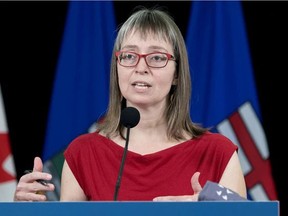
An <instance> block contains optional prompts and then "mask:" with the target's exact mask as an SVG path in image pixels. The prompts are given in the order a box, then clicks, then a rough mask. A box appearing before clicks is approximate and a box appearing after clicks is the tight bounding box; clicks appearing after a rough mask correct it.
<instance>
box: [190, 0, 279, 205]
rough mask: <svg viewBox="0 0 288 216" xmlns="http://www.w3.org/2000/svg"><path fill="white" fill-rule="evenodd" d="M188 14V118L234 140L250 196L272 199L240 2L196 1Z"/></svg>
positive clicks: (265, 144) (266, 146) (272, 182)
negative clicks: (189, 79)
mask: <svg viewBox="0 0 288 216" xmlns="http://www.w3.org/2000/svg"><path fill="white" fill-rule="evenodd" d="M190 14H191V17H190V21H189V27H188V33H187V35H186V44H187V48H188V54H189V61H190V65H191V66H190V69H191V77H192V89H193V90H192V103H191V115H192V120H193V121H194V122H199V123H202V124H203V125H204V126H206V127H213V128H214V130H215V131H218V132H220V133H222V134H224V135H225V136H227V137H228V138H230V139H231V140H232V141H233V142H234V143H235V144H237V145H238V147H239V151H238V153H239V158H240V162H241V166H242V169H243V172H244V174H245V180H246V185H247V188H248V196H249V198H250V199H252V200H276V199H277V195H276V191H275V187H274V181H273V178H272V174H271V167H270V161H269V150H268V145H267V141H266V137H265V133H264V130H263V128H262V125H261V113H260V108H259V105H258V98H257V92H256V86H255V82H254V77H253V68H252V62H251V58H250V51H249V45H248V39H247V35H246V29H245V24H244V17H243V14H242V8H241V2H240V1H194V2H192V8H191V13H190Z"/></svg>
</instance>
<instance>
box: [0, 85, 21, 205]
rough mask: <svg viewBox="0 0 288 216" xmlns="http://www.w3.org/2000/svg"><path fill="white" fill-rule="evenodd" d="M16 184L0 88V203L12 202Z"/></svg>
mask: <svg viewBox="0 0 288 216" xmlns="http://www.w3.org/2000/svg"><path fill="white" fill-rule="evenodd" d="M16 184H17V180H16V171H15V166H14V159H13V155H12V151H11V147H10V139H9V132H8V127H7V122H6V117H5V109H4V102H3V98H2V91H1V86H0V202H11V201H13V197H14V192H15V189H16Z"/></svg>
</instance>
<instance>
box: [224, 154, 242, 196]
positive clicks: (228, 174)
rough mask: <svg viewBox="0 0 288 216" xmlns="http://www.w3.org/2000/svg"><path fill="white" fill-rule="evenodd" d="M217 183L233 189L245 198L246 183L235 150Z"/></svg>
mask: <svg viewBox="0 0 288 216" xmlns="http://www.w3.org/2000/svg"><path fill="white" fill-rule="evenodd" d="M219 184H221V185H223V186H224V187H227V188H229V189H231V190H233V191H235V192H236V193H238V194H239V195H240V196H242V197H244V198H247V191H246V183H245V179H244V175H243V171H242V168H241V165H240V161H239V157H238V154H237V152H236V151H235V152H234V153H233V155H232V157H231V158H230V160H229V162H228V164H227V166H226V168H225V170H224V172H223V175H222V177H221V179H220V182H219Z"/></svg>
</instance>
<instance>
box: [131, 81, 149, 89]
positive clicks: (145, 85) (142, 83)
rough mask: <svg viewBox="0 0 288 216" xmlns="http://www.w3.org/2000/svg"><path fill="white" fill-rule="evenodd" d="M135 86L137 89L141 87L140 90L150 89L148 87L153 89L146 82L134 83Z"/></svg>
mask: <svg viewBox="0 0 288 216" xmlns="http://www.w3.org/2000/svg"><path fill="white" fill-rule="evenodd" d="M132 85H133V86H135V87H140V88H144V87H145V88H148V87H151V85H150V84H148V83H146V82H133V83H132Z"/></svg>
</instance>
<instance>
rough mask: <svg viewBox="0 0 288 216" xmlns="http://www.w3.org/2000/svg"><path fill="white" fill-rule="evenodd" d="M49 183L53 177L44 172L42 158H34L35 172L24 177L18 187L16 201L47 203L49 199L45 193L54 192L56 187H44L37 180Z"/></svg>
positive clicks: (50, 185)
mask: <svg viewBox="0 0 288 216" xmlns="http://www.w3.org/2000/svg"><path fill="white" fill-rule="evenodd" d="M39 179H42V180H45V181H49V180H51V179H52V175H51V174H49V173H44V172H43V163H42V160H41V158H39V157H35V158H34V166H33V171H32V172H31V173H28V174H25V175H23V176H22V177H21V178H20V180H19V182H18V184H17V187H16V191H15V194H14V201H45V200H47V197H46V195H45V192H47V191H53V190H54V188H55V186H54V185H53V184H51V183H47V184H46V185H42V184H41V183H39V182H37V180H39Z"/></svg>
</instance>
